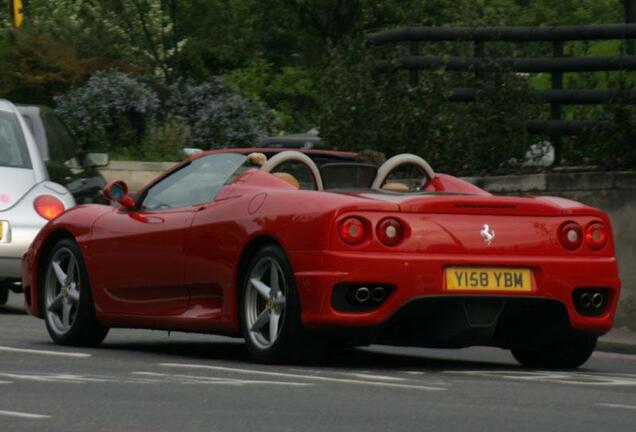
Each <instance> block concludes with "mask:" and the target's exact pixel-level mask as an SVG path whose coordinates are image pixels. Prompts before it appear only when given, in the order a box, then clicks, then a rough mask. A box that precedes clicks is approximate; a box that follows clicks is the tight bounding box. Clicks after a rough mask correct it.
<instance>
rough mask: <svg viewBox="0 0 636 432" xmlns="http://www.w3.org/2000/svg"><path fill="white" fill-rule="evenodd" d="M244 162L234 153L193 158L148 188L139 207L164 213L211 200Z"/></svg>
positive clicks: (244, 158) (240, 156)
mask: <svg viewBox="0 0 636 432" xmlns="http://www.w3.org/2000/svg"><path fill="white" fill-rule="evenodd" d="M246 159H247V158H246V156H245V155H243V154H238V153H221V154H210V155H206V156H203V157H200V158H197V159H195V160H193V161H192V162H190V163H188V164H186V165H184V166H183V167H181V168H180V169H178V170H177V171H175V172H173V173H172V174H170V175H169V176H167V177H164V178H163V179H161V180H160V181H159V182H158V183H156V184H155V185H153V186H152V187H151V188H150V189H148V191H147V192H146V194H145V197H144V198H143V203H142V206H143V208H145V209H147V210H164V209H172V208H179V207H186V206H190V205H194V204H202V203H206V202H209V201H212V200H213V199H214V197H215V196H216V194H217V192H218V191H219V189H220V188H221V186H223V185H224V184H225V183H226V182H227V181H228V179H230V178H231V177H232V176H233V174H234V173H235V172H236V171H237V170H238V169H239V168H241V167H242V166H243V165H244V163H245V160H246Z"/></svg>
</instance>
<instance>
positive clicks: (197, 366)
mask: <svg viewBox="0 0 636 432" xmlns="http://www.w3.org/2000/svg"><path fill="white" fill-rule="evenodd" d="M159 366H163V367H174V368H190V369H206V370H215V371H222V372H230V373H241V374H251V375H265V376H276V377H281V378H293V379H304V380H313V381H324V382H334V383H342V384H359V385H369V386H378V387H394V388H406V389H414V390H430V391H443V390H446V389H445V388H443V387H431V386H422V385H412V384H399V383H391V382H377V381H363V380H354V379H348V378H332V377H325V376H315V375H299V374H290V373H283V372H269V371H263V370H255V369H238V368H228V367H223V366H209V365H201V364H188V363H159Z"/></svg>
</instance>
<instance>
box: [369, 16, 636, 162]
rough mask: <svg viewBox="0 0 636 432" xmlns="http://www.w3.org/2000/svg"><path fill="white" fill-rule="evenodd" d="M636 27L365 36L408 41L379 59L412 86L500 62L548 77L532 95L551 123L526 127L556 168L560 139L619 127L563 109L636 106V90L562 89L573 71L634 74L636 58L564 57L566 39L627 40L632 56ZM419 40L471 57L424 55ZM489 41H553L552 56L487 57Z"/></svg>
mask: <svg viewBox="0 0 636 432" xmlns="http://www.w3.org/2000/svg"><path fill="white" fill-rule="evenodd" d="M633 39H636V24H611V25H581V26H562V27H482V28H468V27H463V28H445V27H413V28H404V29H399V30H393V31H385V32H381V33H375V34H369V35H367V37H366V41H367V44H368V45H369V46H382V45H389V44H397V43H408V44H409V54H410V55H407V56H402V57H400V58H397V59H395V60H394V61H378V62H377V65H378V67H379V68H380V69H385V70H387V69H396V68H397V69H404V70H407V71H409V76H410V83H411V85H417V84H418V81H419V72H420V71H422V70H437V69H440V68H444V69H445V70H449V71H474V72H475V73H476V74H477V76H480V73H481V72H483V71H485V70H487V69H488V68H489V67H492V65H493V62H495V63H497V62H500V63H502V64H505V65H506V66H507V67H509V68H511V69H512V71H513V72H523V73H550V74H551V84H552V88H551V89H549V90H535V91H533V92H532V93H533V95H532V96H533V98H532V99H533V101H537V102H543V103H548V104H550V117H549V120H547V121H546V120H543V121H542V120H533V119H529V120H528V122H527V128H528V131H529V132H530V133H533V134H548V135H549V136H550V141H551V143H552V145H553V147H554V152H555V164H559V163H560V160H561V146H562V137H563V136H567V135H580V134H582V133H584V132H585V131H586V130H588V128H590V127H592V126H599V125H600V126H602V127H604V128H606V129H612V128H613V127H616V125H612V124H607V123H605V124H602V125H601V124H600V122H598V121H593V120H591V121H581V120H564V119H563V118H562V105H584V104H603V103H608V102H611V101H612V100H613V99H615V98H616V97H617V96H620V98H621V102H622V103H631V104H636V91H633V90H629V91H625V92H621V93H620V95H619V94H618V92H617V91H615V90H597V89H578V90H572V89H563V74H564V73H566V72H567V73H570V72H574V73H576V72H602V71H636V55H630V54H628V55H620V56H614V57H575V56H565V55H564V43H565V42H568V41H591V40H624V41H626V52H627V53H632V54H633ZM421 42H472V43H473V55H472V57H458V56H456V57H453V56H451V57H448V56H444V57H441V56H433V55H420V48H421V47H420V43H421ZM487 42H514V43H526V42H551V43H552V56H551V57H494V58H492V57H491V58H487V57H486V46H485V44H486V43H487ZM476 95H477V91H476V90H475V89H472V88H457V89H454V90H453V91H451V92H450V95H449V97H448V100H449V101H452V102H470V101H473V100H475V98H476Z"/></svg>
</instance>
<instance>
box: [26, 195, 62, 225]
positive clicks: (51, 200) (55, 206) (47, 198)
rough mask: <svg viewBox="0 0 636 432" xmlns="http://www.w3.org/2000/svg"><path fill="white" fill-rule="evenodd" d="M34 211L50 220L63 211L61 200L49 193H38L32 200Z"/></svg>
mask: <svg viewBox="0 0 636 432" xmlns="http://www.w3.org/2000/svg"><path fill="white" fill-rule="evenodd" d="M33 207H34V208H35V211H36V212H37V213H38V214H39V215H40V216H42V217H43V218H44V219H46V220H51V219H54V218H56V217H57V216H59V215H61V214H62V213H64V204H62V201H60V200H59V199H57V198H55V197H54V196H51V195H40V196H39V197H37V198H36V199H35V201H33Z"/></svg>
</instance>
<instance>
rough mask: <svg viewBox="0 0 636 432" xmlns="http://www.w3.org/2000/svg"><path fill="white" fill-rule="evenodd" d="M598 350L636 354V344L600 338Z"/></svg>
mask: <svg viewBox="0 0 636 432" xmlns="http://www.w3.org/2000/svg"><path fill="white" fill-rule="evenodd" d="M596 351H605V352H611V353H618V354H636V345H635V344H629V343H622V342H606V341H603V340H601V339H599V341H598V343H597V344H596Z"/></svg>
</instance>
